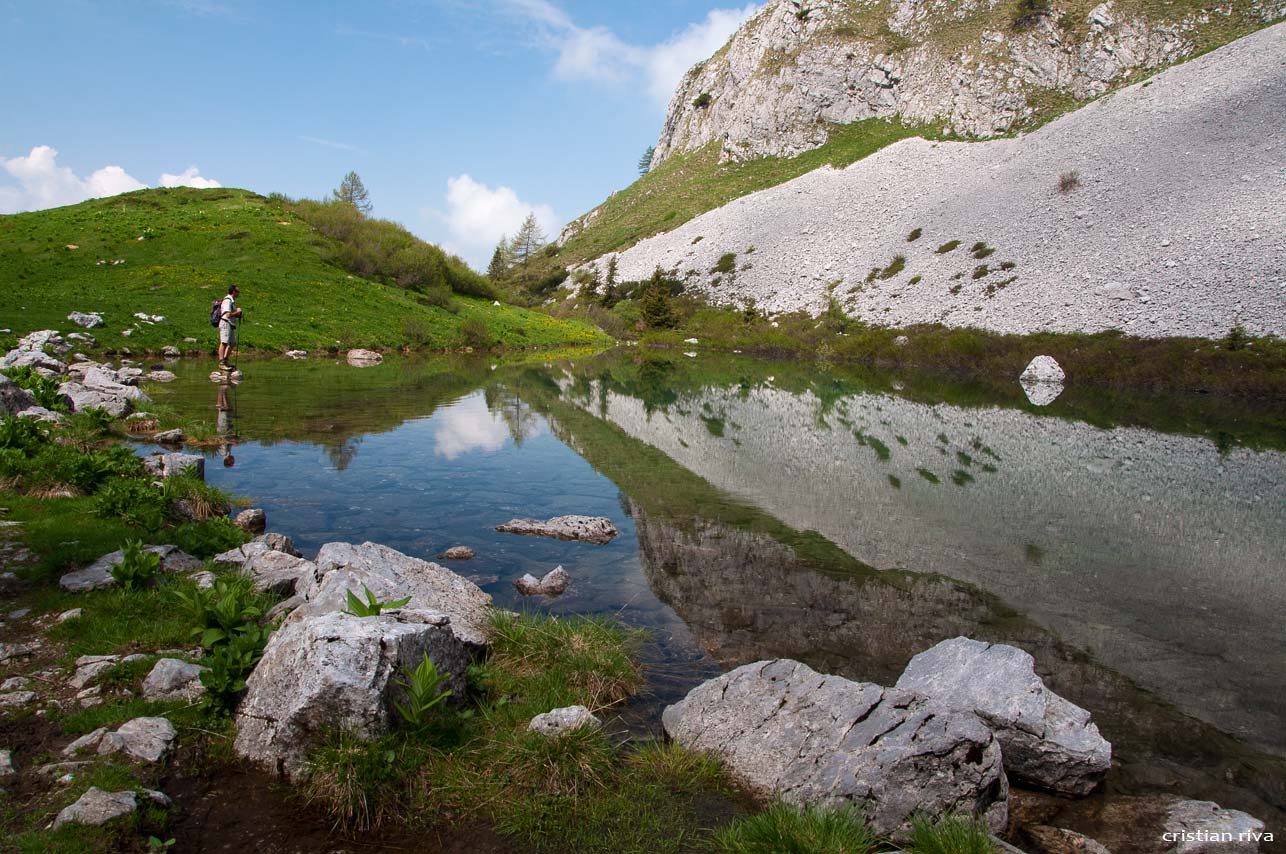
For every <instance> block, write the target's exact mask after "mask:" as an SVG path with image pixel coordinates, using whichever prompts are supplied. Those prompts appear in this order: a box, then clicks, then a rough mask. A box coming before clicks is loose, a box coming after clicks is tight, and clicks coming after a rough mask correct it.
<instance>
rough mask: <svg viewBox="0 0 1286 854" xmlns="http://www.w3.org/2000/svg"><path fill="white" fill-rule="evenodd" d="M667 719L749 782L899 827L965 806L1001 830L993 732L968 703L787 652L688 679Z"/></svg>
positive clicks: (681, 738)
mask: <svg viewBox="0 0 1286 854" xmlns="http://www.w3.org/2000/svg"><path fill="white" fill-rule="evenodd" d="M662 723H663V725H664V727H665V731H666V733H667V734H668V735H669V736H670V738H672V739H674V740H675V741H677V742H678V743H679V744H681V745H683V746H684V747H687V748H690V749H693V750H702V751H708V752H711V753H713V754H714V755H716V756H718V757H719V759H720V760H722V761H723V763H724V764H725V766H726V767H727V769H728V771H729V772H730V773H731V774H732V776H733V777H734V778H736V779H737V780H739V781H740V782H741V783H742V784H743V785H745V786H746V787H747V788H749V789H750V790H751V791H753V792H755V793H758V794H760V795H762V796H766V797H776V798H781V799H782V800H785V801H786V802H788V803H792V804H799V805H803V804H818V805H823V806H832V805H833V806H838V805H846V804H851V805H853V806H856V807H858V808H859V809H861V810H862V811H863V812H864V813H865V815H866V817H867V819H868V820H869V821H870V823H871V826H872V828H873V829H874V830H875V831H876V832H877V833H880V834H889V835H895V834H900V833H902V832H904V831H905V830H906V829H907V828H908V827H909V819H910V817H911V815H912V814H913V813H916V812H925V813H928V814H930V815H941V814H943V813H946V812H952V811H956V812H962V813H965V814H970V815H974V816H978V817H980V818H981V819H983V820H984V821H985V822H986V824H987V826H988V827H989V828H991V829H992V830H993V831H999V830H1000V829H1002V828H1003V827H1004V825H1005V822H1006V819H1007V799H1008V790H1009V786H1008V781H1007V779H1006V777H1005V773H1004V770H1003V768H1002V767H1001V762H1000V744H999V742H997V741H996V739H995V737H994V736H993V735H992V733H991V731H990V730H989V729H988V728H987V726H986V725H985V724H984V723H983V722H982V721H981V720H979V719H978V717H977V716H976V715H974V714H973V713H971V712H953V711H947V710H944V709H943V708H942V707H940V706H935V705H933V704H932V703H931V702H930V701H928V700H925V699H923V698H920V697H917V696H915V695H913V694H908V693H906V692H904V691H898V690H896V689H888V688H881V687H880V686H878V685H872V684H869V683H859V682H851V681H849V680H847V679H843V678H840V677H838V676H823V675H821V674H819V673H817V672H815V671H814V670H812V669H811V668H810V667H808V666H807V665H804V664H801V663H799V662H797V661H791V660H789V659H777V660H773V661H760V662H756V663H754V664H747V665H744V666H742V667H738V668H737V669H736V670H733V671H731V672H729V673H725V674H724V675H722V676H720V677H718V678H716V679H712V680H710V681H708V682H706V683H704V684H702V685H699V686H697V687H696V688H694V689H692V691H690V692H689V693H688V695H687V697H685V698H684V699H683V700H681V701H680V702H678V703H676V704H675V705H673V706H670V707H668V708H666V709H665V711H664V713H663V714H662Z"/></svg>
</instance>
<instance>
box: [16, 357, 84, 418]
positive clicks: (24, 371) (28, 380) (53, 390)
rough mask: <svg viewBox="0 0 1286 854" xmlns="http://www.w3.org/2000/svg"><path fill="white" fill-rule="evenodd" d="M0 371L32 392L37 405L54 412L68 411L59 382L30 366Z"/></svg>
mask: <svg viewBox="0 0 1286 854" xmlns="http://www.w3.org/2000/svg"><path fill="white" fill-rule="evenodd" d="M0 373H2V374H4V375H5V376H7V377H8V378H9V379H11V380H13V382H14V384H15V385H18V386H21V387H22V388H25V389H26V390H27V391H29V392H31V396H32V397H33V398H34V399H35V401H36V405H37V406H43V407H44V408H45V409H48V410H50V411H52V412H67V411H68V409H69V407H68V406H67V400H66V398H64V397H63V396H62V395H61V394H59V393H58V382H57V381H56V380H52V379H50V378H49V377H44V376H41V375H40V374H38V373H36V372H35V371H34V370H32V369H31V368H30V367H27V366H25V365H24V366H22V367H20V368H8V369H6V370H3V371H0Z"/></svg>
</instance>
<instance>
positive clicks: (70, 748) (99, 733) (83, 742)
mask: <svg viewBox="0 0 1286 854" xmlns="http://www.w3.org/2000/svg"><path fill="white" fill-rule="evenodd" d="M106 737H107V727H105V726H100V727H99V728H98V729H96V730H94V731H93V732H87V733H85V734H84V735H82V736H81V737H80V738H78V739H76V740H75V741H73V742H72V743H71V744H69V745H67V746H66V747H64V748H63V756H68V757H70V756H75V755H77V754H78V753H82V752H85V751H90V750H94V751H96V750H98V747H99V745H101V744H102V743H103V739H104V738H106Z"/></svg>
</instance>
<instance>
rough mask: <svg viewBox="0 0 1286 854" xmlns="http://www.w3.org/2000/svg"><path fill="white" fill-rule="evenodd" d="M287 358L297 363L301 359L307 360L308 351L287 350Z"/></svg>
mask: <svg viewBox="0 0 1286 854" xmlns="http://www.w3.org/2000/svg"><path fill="white" fill-rule="evenodd" d="M286 358H287V359H294V360H295V361H299V360H300V359H307V358H308V351H307V350H287V351H286Z"/></svg>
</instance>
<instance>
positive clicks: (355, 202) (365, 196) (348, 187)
mask: <svg viewBox="0 0 1286 854" xmlns="http://www.w3.org/2000/svg"><path fill="white" fill-rule="evenodd" d="M334 196H335V198H336V199H338V200H339V201H341V202H344V203H346V204H350V205H352V206H353V207H355V208H357V209H358V210H359V211H361V212H362V213H370V212H371V196H370V194H369V193H367V192H366V185H365V184H363V183H362V179H361V178H359V177H358V176H357V173H356V172H349V173H348V174H347V175H345V176H344V180H343V181H340V182H339V189H337V190H335V191H334Z"/></svg>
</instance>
